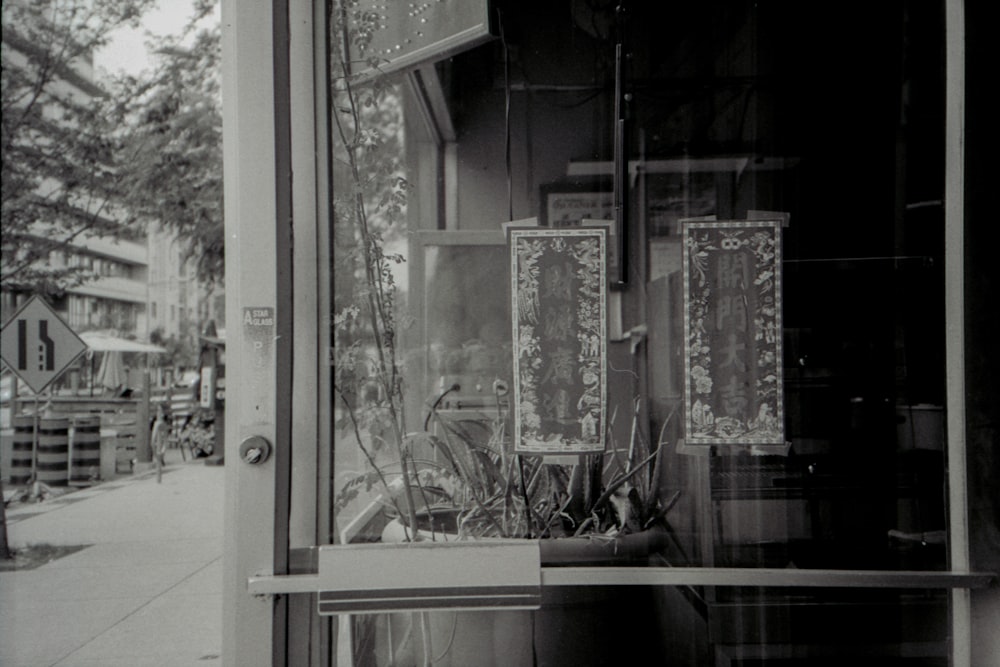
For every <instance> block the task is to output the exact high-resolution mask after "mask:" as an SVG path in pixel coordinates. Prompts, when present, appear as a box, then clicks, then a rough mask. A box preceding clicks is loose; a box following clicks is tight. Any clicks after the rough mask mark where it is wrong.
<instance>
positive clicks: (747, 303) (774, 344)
mask: <svg viewBox="0 0 1000 667" xmlns="http://www.w3.org/2000/svg"><path fill="white" fill-rule="evenodd" d="M682 230H683V232H682V233H683V239H684V251H683V258H682V272H681V273H682V276H683V283H684V287H683V289H684V428H685V438H686V440H685V444H686V445H784V444H785V409H784V377H783V368H782V366H783V360H782V330H783V329H782V313H781V290H782V285H781V222H780V221H777V220H753V221H733V220H730V221H720V222H695V221H682ZM748 230H751V231H752V230H759V231H758V232H754V233H751V234H747V233H746V232H747V231H748ZM716 241H718V245H714V243H715V242H716ZM739 250H742V251H743V252H741V253H740V254H736V251H739ZM727 251H730V252H727ZM748 256H752V257H753V258H754V265H753V266H747V265H746V264H743V262H744V261H745V259H746V258H747V257H748ZM713 268H714V269H715V271H714V275H712V276H711V277H709V275H708V274H709V272H712V270H713ZM737 270H738V271H739V274H736V273H733V272H734V271H737ZM724 274H725V275H726V276H729V278H725V277H724ZM748 278H749V280H747V279H748ZM720 283H721V284H722V287H721V288H719V289H716V290H715V291H714V292H713V286H714V287H719V285H720ZM740 286H741V287H740ZM693 290H697V294H694V293H693ZM720 292H721V293H723V294H719V293H720ZM734 299H735V301H734ZM727 306H728V307H727ZM734 322H735V324H733V323H734ZM713 323H714V324H713ZM723 335H724V336H725V337H726V340H725V341H724V342H723V343H722V346H721V349H720V346H719V345H718V343H719V337H720V336H723ZM741 336H742V337H741ZM713 342H714V343H717V344H716V345H714V346H713ZM719 352H721V353H722V355H723V357H722V359H721V360H720V359H717V358H715V357H714V356H713V355H714V354H716V353H719ZM722 368H727V371H725V372H723V371H722V370H721V369H722ZM729 368H732V369H733V370H731V371H730V370H728V369H729ZM723 381H725V384H724V385H723ZM751 383H752V386H751ZM719 407H722V408H723V410H721V412H720V411H719V410H718V408H719Z"/></svg>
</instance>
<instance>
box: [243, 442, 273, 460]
mask: <svg viewBox="0 0 1000 667" xmlns="http://www.w3.org/2000/svg"><path fill="white" fill-rule="evenodd" d="M270 455H271V443H269V442H268V441H267V440H265V439H264V438H262V437H261V436H259V435H254V436H251V437H249V438H247V439H246V440H244V441H243V442H241V443H240V459H242V460H243V461H245V462H246V463H249V464H251V465H260V464H261V463H263V462H264V461H266V460H267V459H268V457H269V456H270Z"/></svg>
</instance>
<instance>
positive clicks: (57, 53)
mask: <svg viewBox="0 0 1000 667" xmlns="http://www.w3.org/2000/svg"><path fill="white" fill-rule="evenodd" d="M154 2H155V0H8V1H7V2H4V3H3V7H2V12H3V14H2V16H3V48H2V65H3V85H2V109H0V111H2V131H0V135H2V145H0V159H2V224H0V231H2V264H0V287H2V288H3V289H5V290H22V291H24V290H29V291H35V292H43V293H45V292H47V293H58V292H60V291H61V290H64V289H66V288H67V287H71V286H73V285H76V284H79V283H80V282H82V281H83V280H85V279H86V278H88V277H89V273H88V272H87V270H85V269H84V268H83V267H80V266H73V265H72V262H65V263H63V262H52V261H51V259H52V256H53V253H58V252H63V253H66V254H67V255H68V254H69V252H70V250H71V248H72V244H73V243H74V242H77V241H79V240H81V239H84V238H87V237H91V236H103V237H115V238H130V237H134V236H137V235H140V234H141V233H142V231H143V229H142V228H141V227H137V226H134V225H131V224H129V221H127V220H122V218H121V217H120V208H119V204H118V201H119V199H118V185H119V178H118V170H117V169H116V166H115V140H114V136H115V132H114V129H115V115H114V113H113V104H114V102H113V100H112V99H111V98H110V97H109V96H108V95H107V94H106V92H105V91H103V90H102V89H101V88H99V87H98V86H96V85H95V84H94V83H93V82H92V80H91V78H90V76H89V72H90V68H91V57H92V54H93V52H94V51H95V49H97V48H99V47H101V46H102V45H104V44H105V43H107V41H108V39H109V36H110V35H111V33H112V32H113V31H114V30H116V29H118V28H121V27H126V26H129V27H135V26H137V25H138V21H139V19H140V18H141V16H142V14H143V13H144V12H145V11H146V10H147V9H148V8H149V7H151V6H152V5H153V4H154Z"/></svg>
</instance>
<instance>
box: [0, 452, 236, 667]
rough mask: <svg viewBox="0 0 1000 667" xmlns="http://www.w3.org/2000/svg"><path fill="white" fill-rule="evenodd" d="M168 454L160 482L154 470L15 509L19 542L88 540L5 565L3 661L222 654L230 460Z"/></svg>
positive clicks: (194, 658)
mask: <svg viewBox="0 0 1000 667" xmlns="http://www.w3.org/2000/svg"><path fill="white" fill-rule="evenodd" d="M168 457H170V458H168V461H170V462H172V463H169V465H168V466H167V468H166V469H165V471H164V474H163V481H162V483H160V484H157V482H156V473H155V471H148V472H145V473H142V474H140V475H136V476H134V477H126V478H121V479H117V480H114V481H109V482H105V483H103V484H98V485H96V486H93V487H90V488H87V489H81V490H77V491H72V492H70V493H67V494H66V495H64V496H61V497H59V498H55V499H51V500H47V501H45V502H44V503H38V504H32V505H21V506H18V507H9V508H8V510H7V521H8V536H9V538H10V544H11V547H12V548H15V549H16V548H21V547H24V546H27V545H38V544H50V545H78V546H79V545H88V546H86V547H85V548H83V549H80V550H79V551H76V552H74V553H71V554H69V555H66V556H63V557H61V558H59V559H57V560H55V561H52V562H49V563H46V564H44V565H42V566H40V567H37V568H35V569H32V570H18V571H4V572H0V665H4V666H5V667H6V666H10V667H34V666H36V665H37V666H43V665H44V666H50V665H58V666H59V667H70V666H76V665H80V666H97V665H100V666H102V667H105V666H116V665H120V666H122V667H125V666H126V665H127V666H128V667H140V666H144V665H163V666H170V667H173V666H181V665H192V666H205V665H212V664H216V665H218V664H221V659H220V656H219V654H220V652H221V646H222V567H221V560H222V503H223V483H224V468H222V467H221V466H206V465H205V463H204V460H196V461H191V462H188V463H182V462H180V454H179V452H177V451H174V450H172V451H171V452H168ZM174 459H176V461H174Z"/></svg>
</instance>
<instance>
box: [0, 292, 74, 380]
mask: <svg viewBox="0 0 1000 667" xmlns="http://www.w3.org/2000/svg"><path fill="white" fill-rule="evenodd" d="M86 350H87V344H86V343H84V342H83V341H82V340H80V337H79V336H77V335H76V332H74V331H73V330H72V329H70V328H69V326H68V325H67V324H66V323H65V322H63V321H62V319H61V318H60V317H59V316H58V315H57V314H56V311H54V310H52V308H51V306H49V304H47V303H45V301H43V300H42V299H40V298H38V297H32V298H31V299H30V300H29V301H28V302H27V303H26V304H24V305H23V306H21V309H20V310H18V311H17V312H16V313H15V314H14V316H13V317H11V318H10V320H8V321H7V323H6V324H4V325H3V329H2V330H0V357H2V358H3V362H4V363H5V364H7V366H8V367H9V368H10V369H11V370H12V371H14V372H15V373H17V376H18V377H19V378H21V379H22V380H24V383H25V384H27V385H28V386H29V387H30V388H31V390H32V391H34V392H35V393H36V394H37V393H39V392H41V391H42V390H43V389H45V387H47V386H48V385H49V383H50V382H52V381H53V380H55V379H56V378H57V377H59V375H60V374H62V372H63V371H65V370H66V369H67V368H68V367H69V366H70V365H71V364H72V363H73V362H74V361H76V359H77V357H79V356H80V355H81V354H83V353H84V352H85V351H86Z"/></svg>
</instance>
